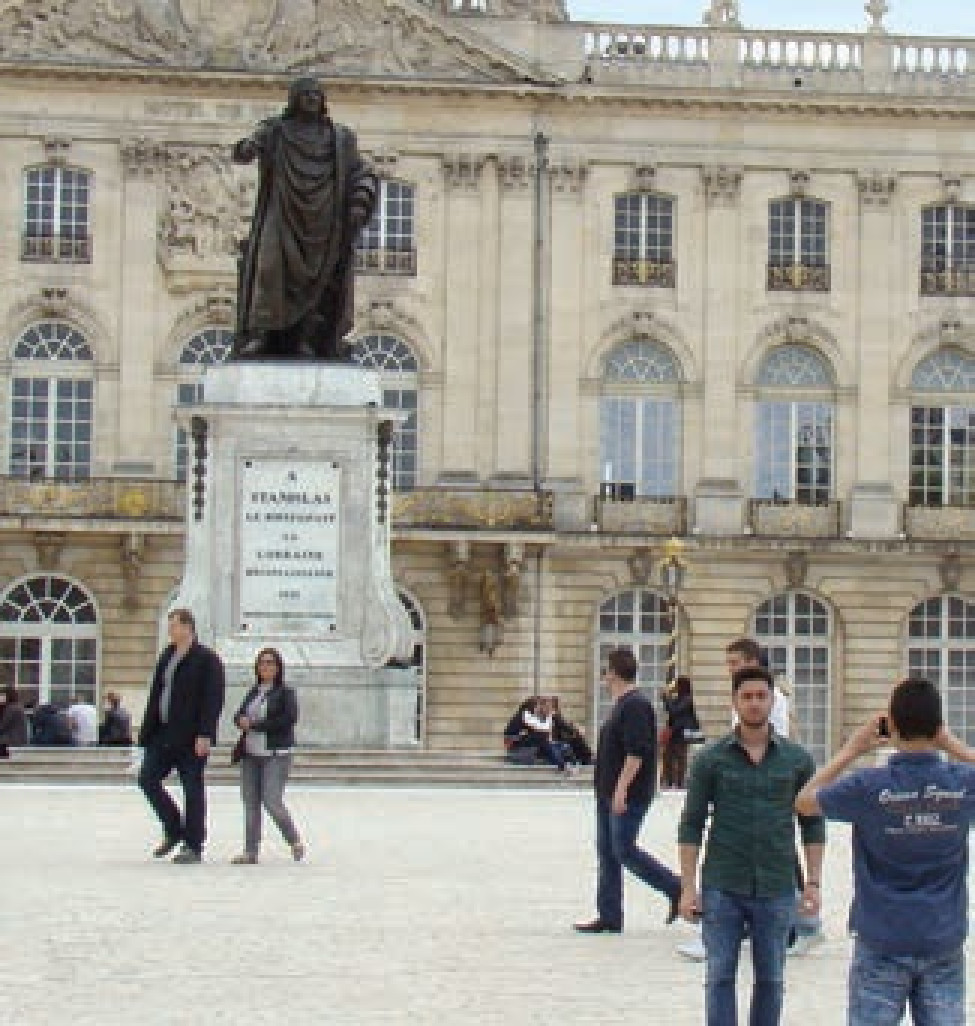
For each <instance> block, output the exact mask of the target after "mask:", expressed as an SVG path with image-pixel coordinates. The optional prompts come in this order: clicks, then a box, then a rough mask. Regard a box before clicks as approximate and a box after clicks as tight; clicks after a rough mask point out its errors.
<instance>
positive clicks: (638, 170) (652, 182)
mask: <svg viewBox="0 0 975 1026" xmlns="http://www.w3.org/2000/svg"><path fill="white" fill-rule="evenodd" d="M632 180H633V188H634V189H636V191H637V192H652V191H653V189H654V187H655V186H656V182H657V165H656V164H645V163H644V164H634V165H633V173H632Z"/></svg>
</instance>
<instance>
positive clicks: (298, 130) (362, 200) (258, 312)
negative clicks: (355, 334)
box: [232, 78, 379, 361]
mask: <svg viewBox="0 0 975 1026" xmlns="http://www.w3.org/2000/svg"><path fill="white" fill-rule="evenodd" d="M232 156H233V160H234V161H235V162H237V163H242V164H248V163H250V162H251V161H254V160H257V161H259V178H258V190H257V201H256V204H255V208H254V218H253V221H252V223H251V232H250V236H249V238H248V240H247V243H246V245H245V246H244V248H243V255H242V259H241V262H240V282H239V296H238V303H237V337H236V340H235V343H234V351H233V355H232V359H260V360H272V359H282V358H283V359H289V358H290V359H294V358H298V359H307V360H331V361H335V360H342V359H344V358H346V352H345V349H344V346H343V339H344V338H345V336H346V335H347V334H348V333H349V331H350V330H351V329H352V312H353V282H354V274H353V260H352V251H353V246H354V244H355V240H356V237H357V236H358V234H359V232H360V231H361V230H362V227H363V225H365V224H366V223H367V222H368V221H369V219H370V218H371V217H372V211H373V208H374V207H375V203H376V194H377V192H378V188H379V183H378V180H377V178H376V175H375V174H374V173H373V171H372V169H371V168H370V167H369V165H368V164H367V163H366V162H365V161H364V160H363V159H362V157H361V156H360V155H359V151H358V147H357V144H356V138H355V135H354V134H353V132H352V131H351V129H349V128H347V127H346V126H344V125H339V124H336V123H335V122H333V121H332V120H331V119H330V118H329V117H328V111H327V107H326V102H325V92H324V90H323V89H322V87H321V85H320V84H319V83H318V82H317V81H315V80H314V79H311V78H299V79H297V80H296V81H295V82H293V83H292V85H291V88H290V90H289V93H288V106H287V107H286V108H285V110H284V113H283V114H282V115H281V116H280V117H276V118H269V119H268V120H267V121H262V122H261V123H260V124H259V125H258V126H257V129H256V130H255V131H254V133H253V135H251V136H249V137H248V138H246V139H241V140H240V141H238V142H237V143H236V144H235V145H234V148H233V153H232Z"/></svg>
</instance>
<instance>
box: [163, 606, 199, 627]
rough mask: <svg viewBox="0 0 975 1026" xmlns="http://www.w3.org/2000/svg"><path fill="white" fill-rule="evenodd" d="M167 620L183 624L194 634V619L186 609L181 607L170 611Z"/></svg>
mask: <svg viewBox="0 0 975 1026" xmlns="http://www.w3.org/2000/svg"><path fill="white" fill-rule="evenodd" d="M167 619H171V620H179V622H180V623H185V624H186V626H187V627H189V628H190V630H192V631H193V633H194V634H195V633H196V617H195V616H194V615H193V614H192V613H191V612H190V610H188V609H184V608H183V607H182V606H180V607H178V608H176V609H170V611H169V616H168V617H167Z"/></svg>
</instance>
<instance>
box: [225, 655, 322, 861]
mask: <svg viewBox="0 0 975 1026" xmlns="http://www.w3.org/2000/svg"><path fill="white" fill-rule="evenodd" d="M254 675H255V677H256V682H255V684H254V686H253V687H252V688H251V689H250V691H248V692H247V694H246V695H245V696H244V700H243V702H241V704H240V708H239V709H238V710H237V715H236V716H234V723H236V724H237V726H238V727H239V728H240V729H241V731H242V732H243V735H244V736H243V746H244V751H243V757H242V758H241V760H240V796H241V799H242V800H243V803H244V850H243V852H241V854H240V855H238V856H236V857H235V858H234V859H232V860H231V861H232V862H233V863H234V864H235V865H238V866H242V865H253V864H255V863H256V862H257V856H258V852H259V850H260V846H261V806H263V807H264V808H265V809H267V811H268V815H270V817H271V819H273V820H274V822H275V824H276V826H277V828H278V829H279V830H280V831H281V835H282V836H283V837H284V839H285V841H287V842H288V844H289V845H290V846H291V854H292V856H293V858H294V859H295V861H296V862H298V861H300V860H301V859H303V858H304V857H305V845H304V844H303V843H302V840H301V837H300V835H299V834H298V830H297V828H296V827H295V824H294V820H292V818H291V813H290V812H288V810H287V808H286V807H285V804H284V787H285V784H287V782H288V775H289V774H290V772H291V751H292V749H293V748H294V744H295V724H296V723H297V722H298V696H297V695H296V694H295V690H294V688H290V687H288V686H287V685H286V684H285V683H284V661H283V660H282V658H281V653H280V652H278V650H277V649H275V648H263V649H261V651H260V652H258V653H257V659H255V661H254Z"/></svg>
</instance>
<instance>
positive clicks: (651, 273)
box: [613, 257, 677, 289]
mask: <svg viewBox="0 0 975 1026" xmlns="http://www.w3.org/2000/svg"><path fill="white" fill-rule="evenodd" d="M613 284H614V285H643V286H646V287H648V288H658V289H672V288H676V287H677V264H676V263H675V262H674V261H673V260H632V259H630V258H629V257H613Z"/></svg>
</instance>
